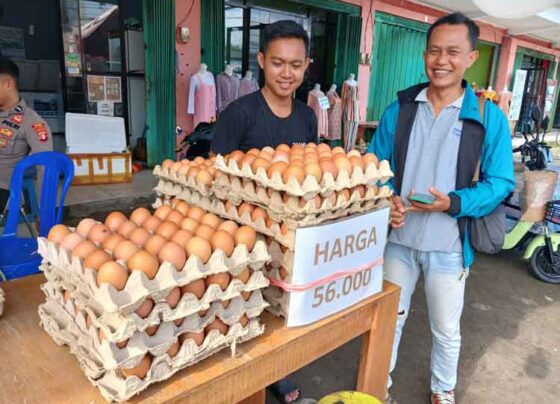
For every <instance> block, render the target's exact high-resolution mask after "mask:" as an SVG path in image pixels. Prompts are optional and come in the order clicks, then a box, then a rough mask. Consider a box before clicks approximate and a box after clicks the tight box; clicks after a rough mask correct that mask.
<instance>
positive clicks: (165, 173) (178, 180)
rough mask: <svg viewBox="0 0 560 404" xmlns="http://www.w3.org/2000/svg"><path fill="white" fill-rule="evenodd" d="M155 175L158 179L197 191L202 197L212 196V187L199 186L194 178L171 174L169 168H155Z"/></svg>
mask: <svg viewBox="0 0 560 404" xmlns="http://www.w3.org/2000/svg"><path fill="white" fill-rule="evenodd" d="M153 174H154V175H155V176H156V177H157V178H160V179H164V180H168V181H171V182H172V183H175V184H177V185H181V186H184V187H187V188H190V189H193V190H196V191H197V192H199V193H200V194H202V195H205V196H209V195H211V194H212V188H211V187H210V186H207V185H204V184H199V183H197V182H196V181H195V179H194V178H193V177H186V176H184V175H181V174H178V173H176V172H171V171H170V170H169V169H168V168H163V167H161V166H159V165H157V166H155V167H154V171H153Z"/></svg>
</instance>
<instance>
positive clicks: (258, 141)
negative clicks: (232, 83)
mask: <svg viewBox="0 0 560 404" xmlns="http://www.w3.org/2000/svg"><path fill="white" fill-rule="evenodd" d="M309 142H312V143H317V117H316V116H315V113H314V112H313V110H312V109H311V108H309V107H308V106H307V105H305V104H304V103H303V102H301V101H299V100H296V99H294V100H293V103H292V113H291V114H290V115H289V116H287V117H286V118H279V117H278V116H276V115H274V113H273V112H272V110H271V109H270V107H269V106H268V104H267V102H266V100H265V99H264V96H263V95H262V93H261V92H260V91H255V92H254V93H251V94H248V95H246V96H244V97H241V98H239V99H237V100H235V101H234V102H232V103H231V104H229V105H228V107H227V108H226V109H225V110H224V111H223V112H222V113H221V114H220V117H219V118H218V122H217V123H216V127H215V128H214V136H213V139H212V144H211V146H210V150H212V151H213V152H214V153H216V154H218V153H220V154H227V153H230V152H232V151H233V150H241V151H244V152H245V151H247V150H249V149H251V148H257V149H262V148H263V147H265V146H270V147H276V146H278V145H279V144H282V143H285V144H287V145H289V146H291V145H292V144H294V143H309Z"/></svg>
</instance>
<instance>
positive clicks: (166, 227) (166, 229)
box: [156, 221, 179, 240]
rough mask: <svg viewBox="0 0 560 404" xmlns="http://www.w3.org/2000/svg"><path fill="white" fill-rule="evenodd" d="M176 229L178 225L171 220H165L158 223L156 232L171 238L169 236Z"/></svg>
mask: <svg viewBox="0 0 560 404" xmlns="http://www.w3.org/2000/svg"><path fill="white" fill-rule="evenodd" d="M178 230H179V226H178V225H176V224H175V223H173V222H168V221H165V222H163V223H162V224H160V225H159V227H158V228H157V230H156V234H159V235H160V236H162V237H163V238H164V239H166V240H171V237H173V236H174V235H175V233H177V231H178Z"/></svg>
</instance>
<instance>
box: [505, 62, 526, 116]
mask: <svg viewBox="0 0 560 404" xmlns="http://www.w3.org/2000/svg"><path fill="white" fill-rule="evenodd" d="M526 80H527V70H522V69H519V70H517V71H516V72H515V84H514V85H513V91H512V97H511V108H510V110H509V120H510V121H517V120H518V119H519V114H520V113H521V104H522V103H523V94H524V91H525V81H526Z"/></svg>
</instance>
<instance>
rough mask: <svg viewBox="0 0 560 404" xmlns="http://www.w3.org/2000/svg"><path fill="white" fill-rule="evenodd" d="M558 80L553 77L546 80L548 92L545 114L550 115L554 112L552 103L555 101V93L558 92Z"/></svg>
mask: <svg viewBox="0 0 560 404" xmlns="http://www.w3.org/2000/svg"><path fill="white" fill-rule="evenodd" d="M556 85H557V81H556V80H552V79H547V80H546V94H545V97H544V114H545V115H550V113H551V112H552V103H553V102H554V94H555V93H556Z"/></svg>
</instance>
